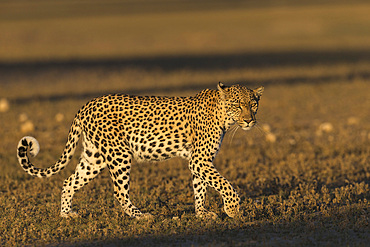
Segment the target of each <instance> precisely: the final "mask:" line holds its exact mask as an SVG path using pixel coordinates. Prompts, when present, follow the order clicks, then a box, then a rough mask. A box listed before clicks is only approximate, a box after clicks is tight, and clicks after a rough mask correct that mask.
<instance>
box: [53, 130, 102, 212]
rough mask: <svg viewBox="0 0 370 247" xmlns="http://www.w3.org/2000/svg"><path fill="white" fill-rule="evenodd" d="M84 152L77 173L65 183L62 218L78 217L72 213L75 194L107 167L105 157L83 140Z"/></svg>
mask: <svg viewBox="0 0 370 247" xmlns="http://www.w3.org/2000/svg"><path fill="white" fill-rule="evenodd" d="M83 147H84V151H83V153H82V155H81V158H80V162H79V164H78V165H77V167H76V170H75V172H74V173H73V174H72V175H71V176H70V177H69V178H67V179H66V180H65V181H64V185H63V190H62V200H61V212H60V215H61V216H62V217H76V216H77V213H75V212H73V211H72V198H73V195H74V193H76V192H77V191H78V190H79V189H81V188H82V187H83V186H84V185H86V184H87V183H89V182H90V181H91V180H93V179H94V178H95V177H96V176H97V175H98V174H99V173H100V172H101V171H102V170H103V169H104V168H105V167H106V164H105V162H104V157H103V156H101V155H100V153H99V151H98V149H97V148H95V147H94V145H93V144H92V143H90V142H89V141H87V140H86V137H85V136H84V140H83Z"/></svg>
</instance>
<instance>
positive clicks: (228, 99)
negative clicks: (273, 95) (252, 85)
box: [217, 82, 263, 130]
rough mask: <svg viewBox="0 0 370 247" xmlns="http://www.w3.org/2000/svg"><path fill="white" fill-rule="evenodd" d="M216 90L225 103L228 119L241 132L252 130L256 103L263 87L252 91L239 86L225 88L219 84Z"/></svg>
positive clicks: (254, 122)
mask: <svg viewBox="0 0 370 247" xmlns="http://www.w3.org/2000/svg"><path fill="white" fill-rule="evenodd" d="M217 89H218V90H219V92H220V95H221V99H222V100H223V101H224V103H225V107H226V114H227V115H228V117H229V119H230V120H231V121H232V122H234V123H237V124H238V125H239V126H240V127H241V128H242V129H243V130H249V129H250V128H252V127H253V126H254V125H255V124H256V114H257V110H258V102H259V100H260V98H261V96H262V93H263V87H259V88H256V89H254V90H252V89H249V88H246V87H243V86H240V85H233V86H231V87H227V86H225V85H223V84H222V83H221V82H219V83H218V86H217Z"/></svg>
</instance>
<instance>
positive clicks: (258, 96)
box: [253, 86, 265, 99]
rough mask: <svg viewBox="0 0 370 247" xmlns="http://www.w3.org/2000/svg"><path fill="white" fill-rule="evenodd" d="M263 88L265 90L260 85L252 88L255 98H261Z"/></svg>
mask: <svg viewBox="0 0 370 247" xmlns="http://www.w3.org/2000/svg"><path fill="white" fill-rule="evenodd" d="M264 90H265V88H264V87H262V86H261V87H259V88H256V89H254V90H253V92H254V95H255V96H256V98H257V99H260V98H261V96H262V93H263V91H264Z"/></svg>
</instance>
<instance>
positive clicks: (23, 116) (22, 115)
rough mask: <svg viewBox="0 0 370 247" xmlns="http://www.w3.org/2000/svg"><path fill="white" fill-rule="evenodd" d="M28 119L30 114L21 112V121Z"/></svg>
mask: <svg viewBox="0 0 370 247" xmlns="http://www.w3.org/2000/svg"><path fill="white" fill-rule="evenodd" d="M27 120H28V115H27V114H26V113H21V114H19V122H21V123H24V122H26V121H27Z"/></svg>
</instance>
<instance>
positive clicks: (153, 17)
mask: <svg viewBox="0 0 370 247" xmlns="http://www.w3.org/2000/svg"><path fill="white" fill-rule="evenodd" d="M149 2H150V4H153V3H156V2H155V1H149ZM152 2H153V3H152ZM287 2H289V1H287ZM56 3H58V4H59V5H53V4H51V5H49V4H47V2H42V1H41V2H39V3H38V5H37V4H36V5H32V4H31V5H32V6H33V8H34V11H28V9H29V8H30V5H29V4H30V3H28V5H27V4H26V3H23V4H25V5H20V6H24V8H23V7H22V8H20V7H19V6H18V7H19V8H13V7H14V6H13V5H12V4H13V3H11V2H8V3H1V4H0V9H2V10H3V11H4V10H6V8H8V9H7V10H8V12H6V13H8V14H7V15H1V16H2V18H1V20H0V28H1V31H2V33H4V34H6V35H3V36H1V41H2V45H1V46H0V59H1V61H0V78H1V81H0V86H1V89H0V99H1V98H6V99H7V100H8V101H9V104H10V107H9V110H8V111H5V112H0V126H1V130H0V135H1V136H0V140H1V142H0V167H1V173H0V232H1V234H0V245H5V246H14V245H18V246H23V245H51V246H55V245H65V246H69V245H76V244H77V245H104V246H116V245H118V246H121V245H123V246H126V245H127V246H131V245H133V246H140V245H151V246H172V245H176V246H177V245H182V246H192V245H194V246H208V245H212V246H213V245H218V246H245V245H251V246H266V245H267V246H301V245H304V246H311V245H312V246H367V245H368V243H369V241H370V227H369V217H370V212H369V206H370V203H369V200H370V191H369V184H370V164H369V163H370V161H369V155H370V124H369V123H370V114H369V113H370V96H369V95H370V84H369V83H370V70H369V68H370V49H369V44H370V42H369V41H370V33H369V29H368V28H367V27H368V26H370V17H369V15H368V14H367V13H369V12H368V11H370V5H369V4H367V3H361V2H359V3H356V4H351V5H346V4H345V3H344V4H343V3H342V4H328V5H318V4H317V3H311V4H309V5H307V4H294V5H282V6H279V5H278V6H276V5H275V4H273V3H270V2H268V3H270V5H268V6H255V5H252V4H251V3H249V2H248V1H247V3H246V4H245V5H243V6H240V5H237V6H234V7H233V6H231V7H227V8H226V7H225V6H226V5H225V3H224V2H223V1H219V2H217V3H218V5H212V8H210V7H209V6H210V5H209V6H207V4H205V5H202V6H198V5H196V4H195V3H194V2H190V3H189V4H187V5H185V7H184V6H180V7H178V6H179V5H173V6H172V5H169V6H168V7H167V8H166V11H165V12H162V13H159V10H160V8H159V7H157V8H159V9H156V8H154V7H153V5H150V4H149V5H144V6H147V7H146V8H141V7H138V6H137V5H135V4H133V3H131V5H127V6H131V7H130V8H131V10H132V11H131V12H130V11H129V10H127V9H126V8H124V7H122V5H119V4H118V5H117V2H115V1H109V2H108V3H110V4H111V5H109V4H108V7H106V8H102V9H99V8H98V7H99V6H98V7H97V6H96V5H91V6H93V7H90V9H87V10H86V9H85V8H83V7H84V5H83V4H82V5H81V3H80V4H77V5H75V8H70V7H71V6H70V5H71V4H72V2H68V1H66V2H65V3H62V2H58V1H56ZM92 3H95V4H97V3H98V2H94V1H92ZM128 3H130V2H129V1H128ZM208 4H209V3H208ZM234 4H235V3H234ZM239 4H240V3H239ZM248 4H249V5H248ZM32 6H31V7H32ZM94 6H95V7H94ZM109 6H111V7H110V8H109ZM148 6H149V7H148ZM156 6H157V5H156ZM118 7H120V9H121V10H122V9H125V11H126V12H125V11H123V10H122V11H123V12H119V11H118V10H116V9H119V8H118ZM45 8H46V10H48V11H46V12H43V11H42V10H43V9H44V10H45ZM72 9H74V10H75V12H73V11H71V10H72ZM97 9H99V10H101V11H97ZM15 10H17V11H15ZM58 10H63V11H58ZM83 10H85V12H83ZM113 10H116V12H119V13H116V14H115V15H114V16H112V15H110V13H111V11H113ZM9 11H10V12H9ZM11 11H13V12H11ZM9 13H10V14H9ZM35 13H36V14H35ZM66 13H67V14H66ZM257 24H258V25H257ZM107 27H110V28H107ZM120 30H121V31H120ZM122 30H124V31H122ZM251 34H253V35H251ZM229 37H234V38H233V39H231V38H229ZM60 38H63V39H60ZM90 41H91V42H90ZM218 81H223V82H224V83H225V84H232V83H242V84H243V85H247V86H250V87H257V86H259V85H261V84H262V85H264V86H265V93H264V95H263V97H262V99H261V102H260V110H259V113H258V120H259V124H258V126H257V127H255V128H254V129H252V130H251V131H248V132H243V131H242V130H237V132H235V134H233V133H228V134H227V135H226V137H225V139H224V142H223V145H222V148H221V151H220V152H219V154H218V156H217V158H216V160H215V162H214V163H215V166H216V167H217V169H218V170H219V171H220V173H221V174H222V175H223V176H225V177H226V178H227V179H228V180H229V181H230V182H231V183H232V184H233V185H234V187H235V188H236V189H237V191H238V192H239V194H240V196H241V198H242V201H241V210H242V211H243V215H244V217H243V218H241V219H230V218H228V217H227V216H226V215H225V213H224V212H223V210H222V199H221V197H220V196H219V195H218V194H217V193H216V192H215V191H213V190H211V189H209V191H208V198H207V199H208V203H207V207H208V208H209V209H210V210H212V211H214V212H216V213H217V214H218V215H219V218H218V219H216V220H199V219H197V218H195V217H194V206H193V192H192V187H191V176H190V172H189V171H188V169H187V163H186V161H184V160H181V159H172V160H168V161H165V162H160V163H140V164H135V165H134V166H133V169H132V186H131V197H132V201H133V202H134V203H135V204H136V205H137V206H138V207H139V208H140V209H142V211H143V212H149V213H151V214H153V215H154V216H155V218H154V219H153V220H152V221H148V222H147V221H135V220H132V219H130V218H128V217H127V216H125V215H124V214H123V212H122V210H121V208H120V206H119V205H118V203H117V202H116V201H115V199H114V197H113V186H112V183H111V180H110V178H109V175H108V173H107V171H105V172H103V173H102V174H101V175H100V176H99V177H98V178H97V179H96V180H94V181H93V182H91V183H90V184H89V185H88V186H86V187H84V188H83V189H82V190H81V191H79V192H78V193H77V194H76V196H75V200H74V205H75V208H76V209H77V210H78V211H79V213H80V215H81V217H80V218H77V219H62V218H60V217H59V210H60V207H59V203H60V192H61V186H62V184H63V180H64V179H65V178H67V177H68V176H69V175H70V174H71V173H72V172H73V170H74V165H75V164H76V162H77V159H78V154H76V155H75V157H74V160H73V161H72V164H71V165H69V166H68V167H67V168H66V169H65V170H63V171H62V172H61V173H60V174H58V175H56V176H54V177H52V178H49V179H43V180H42V179H36V178H32V177H30V176H29V175H28V174H26V173H25V172H24V171H23V170H22V169H21V167H20V166H19V165H18V164H17V161H16V145H17V143H18V141H19V139H20V138H21V137H22V136H23V135H33V136H35V137H36V138H37V139H38V140H39V142H40V145H41V152H40V154H39V155H38V156H37V157H36V158H34V159H33V161H34V163H35V164H36V165H38V166H40V167H46V166H49V165H51V164H52V163H53V162H55V161H56V160H57V158H58V157H59V155H60V154H61V152H62V148H63V147H64V142H65V140H66V136H67V132H68V129H69V125H70V123H71V121H72V119H73V116H74V114H75V113H76V112H77V111H78V109H79V108H80V107H81V106H82V105H83V104H84V103H85V102H86V101H87V100H89V99H90V98H92V97H95V96H98V95H101V94H105V93H110V92H123V93H132V94H151V95H181V96H187V95H193V94H195V93H197V92H198V91H200V90H202V89H204V88H216V84H217V82H218ZM27 121H28V122H31V123H32V124H33V126H34V127H33V128H32V126H31V128H29V129H22V126H23V128H24V126H25V123H26V122H27Z"/></svg>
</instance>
